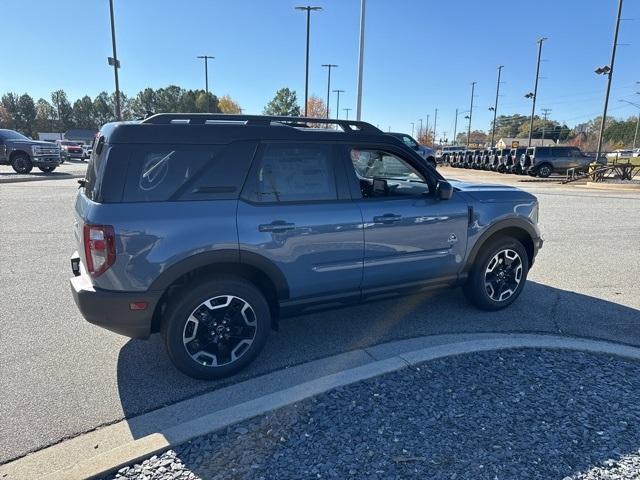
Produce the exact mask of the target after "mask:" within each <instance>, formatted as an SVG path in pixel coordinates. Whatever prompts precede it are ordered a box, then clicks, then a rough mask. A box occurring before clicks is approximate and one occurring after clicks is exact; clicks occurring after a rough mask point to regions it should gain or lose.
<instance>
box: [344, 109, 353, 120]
mask: <svg viewBox="0 0 640 480" xmlns="http://www.w3.org/2000/svg"><path fill="white" fill-rule="evenodd" d="M343 110H344V111H345V113H346V114H347V120H349V112H350V111H351V110H353V108H343Z"/></svg>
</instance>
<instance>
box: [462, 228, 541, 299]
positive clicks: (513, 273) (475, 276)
mask: <svg viewBox="0 0 640 480" xmlns="http://www.w3.org/2000/svg"><path fill="white" fill-rule="evenodd" d="M528 273H529V257H528V256H527V251H526V249H525V248H524V246H523V245H522V243H520V242H519V241H518V240H516V239H515V238H512V237H508V236H504V237H499V238H497V239H495V240H491V241H490V243H489V244H488V245H486V246H485V247H483V248H482V250H481V251H480V253H479V254H478V256H477V258H476V261H475V264H474V266H473V268H472V269H471V272H470V274H469V279H468V280H467V283H466V284H465V286H464V288H463V291H464V294H465V296H466V297H467V299H468V300H469V301H470V302H471V303H473V304H474V305H475V306H477V307H478V308H481V309H483V310H500V309H502V308H505V307H507V306H509V305H511V304H512V303H513V302H514V301H515V300H516V298H518V296H519V295H520V293H521V292H522V289H523V288H524V284H525V282H526V280H527V274H528Z"/></svg>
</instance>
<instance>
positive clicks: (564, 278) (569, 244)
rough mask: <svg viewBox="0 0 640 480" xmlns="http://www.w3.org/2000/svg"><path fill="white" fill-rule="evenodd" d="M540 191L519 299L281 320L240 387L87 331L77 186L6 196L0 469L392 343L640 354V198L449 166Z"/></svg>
mask: <svg viewBox="0 0 640 480" xmlns="http://www.w3.org/2000/svg"><path fill="white" fill-rule="evenodd" d="M443 172H445V174H446V175H449V176H451V177H453V178H460V179H463V180H468V179H471V178H477V179H480V180H481V181H485V182H487V181H493V182H504V183H511V184H517V185H518V186H520V187H522V188H525V189H527V190H529V191H531V192H532V193H534V194H536V195H537V196H538V198H539V200H540V205H541V222H540V226H541V229H542V231H543V234H544V237H545V246H544V248H543V249H542V251H541V253H540V255H539V257H538V259H537V263H536V265H535V266H534V268H533V270H532V272H531V275H530V280H531V282H530V283H529V285H528V286H527V288H526V289H525V291H524V293H523V295H522V297H521V298H520V299H519V300H518V302H517V303H516V304H514V305H513V306H512V307H511V308H509V309H507V310H505V311H501V312H496V313H481V312H479V311H477V310H476V309H474V308H472V307H470V306H468V305H467V304H466V302H465V301H464V299H463V297H462V295H461V293H460V292H459V291H453V292H441V293H438V294H430V295H428V296H419V297H410V298H403V299H397V300H388V301H385V302H379V303H373V304H369V305H364V306H359V307H353V308H349V309H345V310H338V311H333V312H330V313H317V314H313V315H307V316H304V317H298V318H293V319H286V320H283V321H282V323H281V330H280V332H277V333H274V334H273V335H272V337H271V339H270V341H269V343H268V345H267V347H266V349H265V350H264V351H263V353H262V354H261V355H260V357H259V358H258V359H257V361H256V362H254V364H253V365H252V366H251V367H250V368H249V369H248V370H246V371H245V372H243V373H242V374H241V375H239V376H238V377H235V378H232V379H227V380H225V381H224V382H217V383H203V382H198V381H194V380H191V379H188V378H186V377H184V376H182V375H180V374H179V373H177V372H176V371H175V369H174V368H173V367H172V366H171V365H170V364H169V362H168V360H167V359H166V357H165V354H164V352H163V348H162V345H161V342H160V341H159V338H157V337H154V338H152V339H151V340H150V341H146V342H145V341H136V340H129V339H126V338H124V337H119V336H117V335H114V334H111V333H109V332H107V331H104V330H102V329H99V328H96V327H94V326H92V325H89V324H87V323H86V322H85V321H84V320H83V319H82V318H81V316H80V314H79V313H78V311H77V309H76V308H75V305H74V304H73V300H72V299H71V296H70V293H69V287H68V277H69V276H70V275H71V271H70V266H69V256H70V254H71V253H72V251H73V238H72V232H71V227H72V223H73V218H72V209H73V199H74V195H75V191H76V186H77V185H76V183H75V180H73V179H67V180H56V181H42V182H33V183H16V184H3V185H1V186H0V224H1V225H2V229H1V231H0V285H1V286H2V287H1V291H0V304H1V308H0V327H1V328H2V329H1V330H0V331H1V332H2V333H1V334H0V369H1V371H0V377H1V378H2V379H3V388H2V389H1V390H0V409H1V411H0V415H2V418H3V419H6V421H4V422H3V423H2V424H0V438H2V439H3V440H2V443H1V444H0V462H4V461H7V460H9V459H12V458H16V457H18V456H21V455H24V454H26V453H28V452H29V451H33V450H36V449H39V448H42V447H44V446H47V445H50V444H53V443H56V442H59V441H60V440H62V439H64V438H68V437H71V436H74V435H77V434H79V433H82V432H85V431H88V430H91V429H94V428H96V427H98V426H100V425H105V424H109V423H112V422H114V421H117V420H120V419H122V418H130V417H133V416H136V415H139V414H141V413H143V412H146V411H150V410H153V409H155V408H158V407H161V406H164V405H167V404H171V403H174V402H176V401H178V400H181V399H184V398H188V397H192V396H194V395H197V394H199V393H202V392H206V391H210V390H214V389H216V388H219V387H220V386H221V385H223V384H229V383H231V382H236V381H238V380H240V379H245V378H247V377H250V376H255V375H259V374H261V373H265V372H268V371H272V370H276V369H280V368H283V367H286V366H288V365H294V364H298V363H302V362H305V361H308V360H311V359H315V358H321V357H325V356H328V355H331V354H335V353H339V352H344V351H349V350H353V349H355V348H360V347H363V346H368V345H374V344H378V343H382V342H387V341H390V340H393V339H399V338H409V337H415V336H419V335H429V334H435V333H455V332H482V331H494V332H495V331H534V332H553V333H563V334H567V335H577V336H586V337H595V338H603V339H608V340H613V341H619V342H625V343H631V344H634V345H640V335H638V333H637V325H638V323H640V289H639V287H638V283H637V279H638V278H640V263H639V261H638V255H637V252H638V245H639V242H640V214H639V213H638V212H639V211H640V193H635V192H618V191H599V190H598V191H594V190H589V189H585V188H583V187H563V186H558V185H552V184H547V183H523V182H519V180H518V178H517V177H512V176H501V175H499V174H495V173H494V174H492V173H482V172H463V171H459V170H453V169H451V170H448V169H443Z"/></svg>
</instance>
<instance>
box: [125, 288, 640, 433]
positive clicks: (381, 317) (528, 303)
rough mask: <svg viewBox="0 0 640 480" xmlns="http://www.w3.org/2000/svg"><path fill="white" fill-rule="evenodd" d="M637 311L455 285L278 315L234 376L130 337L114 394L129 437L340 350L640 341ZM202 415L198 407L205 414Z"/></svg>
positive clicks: (591, 300)
mask: <svg viewBox="0 0 640 480" xmlns="http://www.w3.org/2000/svg"><path fill="white" fill-rule="evenodd" d="M639 323H640V311H639V310H638V309H635V308H630V307H628V306H624V305H620V304H618V303H614V302H611V301H608V300H603V299H600V298H595V297H591V296H588V295H583V294H579V293H575V292H570V291H566V290H561V289H557V288H553V287H550V286H547V285H543V284H540V283H536V282H533V281H529V282H528V283H527V286H526V288H525V289H524V290H523V292H522V295H521V297H520V298H519V299H518V300H517V301H516V302H515V303H514V304H513V305H511V306H510V307H509V308H507V309H505V310H501V311H498V312H483V311H480V310H477V309H476V308H474V307H472V306H470V305H469V304H468V303H467V302H466V300H465V299H464V296H463V295H462V292H461V291H460V290H459V289H455V290H447V291H440V292H429V293H425V294H421V295H414V296H410V297H402V298H397V299H393V300H385V301H379V302H373V303H368V304H362V305H358V306H353V307H348V308H343V309H339V310H331V311H325V312H319V313H314V314H308V315H303V316H298V317H293V318H287V319H282V320H281V323H280V330H279V331H278V332H272V334H271V336H270V337H269V340H268V341H267V345H266V347H265V348H264V350H263V351H262V352H261V353H260V355H259V356H258V358H257V359H256V360H255V361H254V362H253V363H252V364H251V365H249V367H247V368H246V369H245V370H243V371H242V372H240V373H239V374H237V375H235V376H233V377H230V378H227V379H223V380H219V381H211V382H205V381H198V380H194V379H191V378H189V377H186V376H184V375H183V374H181V373H179V372H178V371H177V370H176V369H175V368H174V367H173V366H172V365H171V363H170V362H169V360H168V358H167V355H166V354H165V351H164V346H163V342H162V339H161V337H160V336H159V335H153V336H152V337H151V338H150V339H149V340H130V341H129V342H127V343H126V344H125V345H124V346H123V347H122V349H121V351H120V354H119V357H118V371H117V378H118V391H119V396H120V402H121V405H122V410H123V412H124V416H125V418H127V419H128V420H127V421H128V423H129V428H130V430H131V432H132V434H133V436H134V438H140V437H143V436H146V435H148V434H150V433H154V432H155V431H158V430H159V429H161V428H162V426H161V425H153V424H149V422H148V421H142V420H141V419H140V418H138V419H137V418H136V417H137V416H139V415H141V414H144V413H147V412H151V411H153V410H156V409H158V408H161V407H164V406H167V405H171V404H174V403H176V402H179V401H181V400H185V399H188V398H191V397H195V396H198V395H200V394H203V393H205V392H210V391H214V390H217V389H220V388H222V387H225V386H229V385H232V384H235V383H238V382H241V381H243V380H247V379H249V378H252V377H257V376H261V375H264V374H266V373H269V372H273V371H276V370H281V369H284V368H287V367H290V366H293V365H297V364H301V363H305V362H308V361H311V360H316V359H320V358H324V357H328V356H331V355H335V354H338V353H342V352H348V351H352V350H355V349H359V348H365V347H369V346H373V345H376V344H381V343H386V342H390V341H394V340H400V339H408V338H414V337H420V336H425V335H437V334H453V333H482V332H492V333H495V332H500V333H506V332H520V333H524V332H532V333H547V334H557V335H569V336H578V337H587V338H597V339H603V340H609V341H614V342H620V343H626V344H630V345H637V346H640V333H639V332H640V331H639V329H638V324H639ZM206 413H208V412H201V414H206Z"/></svg>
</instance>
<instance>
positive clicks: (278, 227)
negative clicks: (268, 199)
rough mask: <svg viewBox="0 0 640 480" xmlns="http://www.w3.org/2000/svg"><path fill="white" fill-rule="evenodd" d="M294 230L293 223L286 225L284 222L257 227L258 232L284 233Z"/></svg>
mask: <svg viewBox="0 0 640 480" xmlns="http://www.w3.org/2000/svg"><path fill="white" fill-rule="evenodd" d="M294 228H296V224H295V223H287V222H285V221H284V220H274V221H273V222H271V223H266V224H262V225H258V231H260V232H286V231H287V230H293V229H294Z"/></svg>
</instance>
